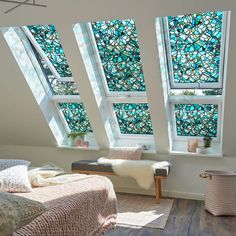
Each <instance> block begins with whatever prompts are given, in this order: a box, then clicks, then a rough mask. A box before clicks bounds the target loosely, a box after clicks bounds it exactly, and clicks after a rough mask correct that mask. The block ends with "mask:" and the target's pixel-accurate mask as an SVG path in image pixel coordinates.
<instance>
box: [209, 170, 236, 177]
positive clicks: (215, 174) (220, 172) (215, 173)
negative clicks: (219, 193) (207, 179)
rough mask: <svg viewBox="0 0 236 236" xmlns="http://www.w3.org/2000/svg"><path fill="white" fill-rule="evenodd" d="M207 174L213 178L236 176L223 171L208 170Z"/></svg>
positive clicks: (231, 172)
mask: <svg viewBox="0 0 236 236" xmlns="http://www.w3.org/2000/svg"><path fill="white" fill-rule="evenodd" d="M205 174H208V175H211V176H236V172H233V171H222V170H206V171H205Z"/></svg>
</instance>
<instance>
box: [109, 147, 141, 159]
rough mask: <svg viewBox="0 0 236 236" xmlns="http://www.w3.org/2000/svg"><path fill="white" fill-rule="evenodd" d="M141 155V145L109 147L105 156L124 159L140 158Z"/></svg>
mask: <svg viewBox="0 0 236 236" xmlns="http://www.w3.org/2000/svg"><path fill="white" fill-rule="evenodd" d="M141 156H142V148H141V147H124V148H123V147H122V148H111V149H110V150H109V153H108V156H107V158H109V159H124V160H140V159H141Z"/></svg>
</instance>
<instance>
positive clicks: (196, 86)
mask: <svg viewBox="0 0 236 236" xmlns="http://www.w3.org/2000/svg"><path fill="white" fill-rule="evenodd" d="M227 18H228V16H227V12H226V11H223V21H222V36H221V48H220V70H219V82H217V83H175V82H174V73H173V65H172V58H171V46H170V38H169V27H168V17H164V19H163V28H164V30H163V31H164V37H165V40H164V41H165V49H166V57H167V67H168V77H169V84H170V87H171V89H210V88H214V89H215V88H222V87H223V76H224V61H225V40H226V29H227Z"/></svg>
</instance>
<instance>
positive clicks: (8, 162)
mask: <svg viewBox="0 0 236 236" xmlns="http://www.w3.org/2000/svg"><path fill="white" fill-rule="evenodd" d="M19 165H25V166H27V167H28V166H29V165H30V162H29V161H25V160H17V159H0V171H1V170H4V169H7V168H9V167H13V166H19Z"/></svg>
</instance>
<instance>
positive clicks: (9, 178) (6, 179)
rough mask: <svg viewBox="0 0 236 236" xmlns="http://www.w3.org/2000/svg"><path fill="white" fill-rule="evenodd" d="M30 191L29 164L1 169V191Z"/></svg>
mask: <svg viewBox="0 0 236 236" xmlns="http://www.w3.org/2000/svg"><path fill="white" fill-rule="evenodd" d="M30 191H31V185H30V182H29V178H28V167H27V166H25V165H17V166H12V167H9V168H6V169H4V170H2V171H0V192H14V193H16V192H19V193H26V192H30Z"/></svg>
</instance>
